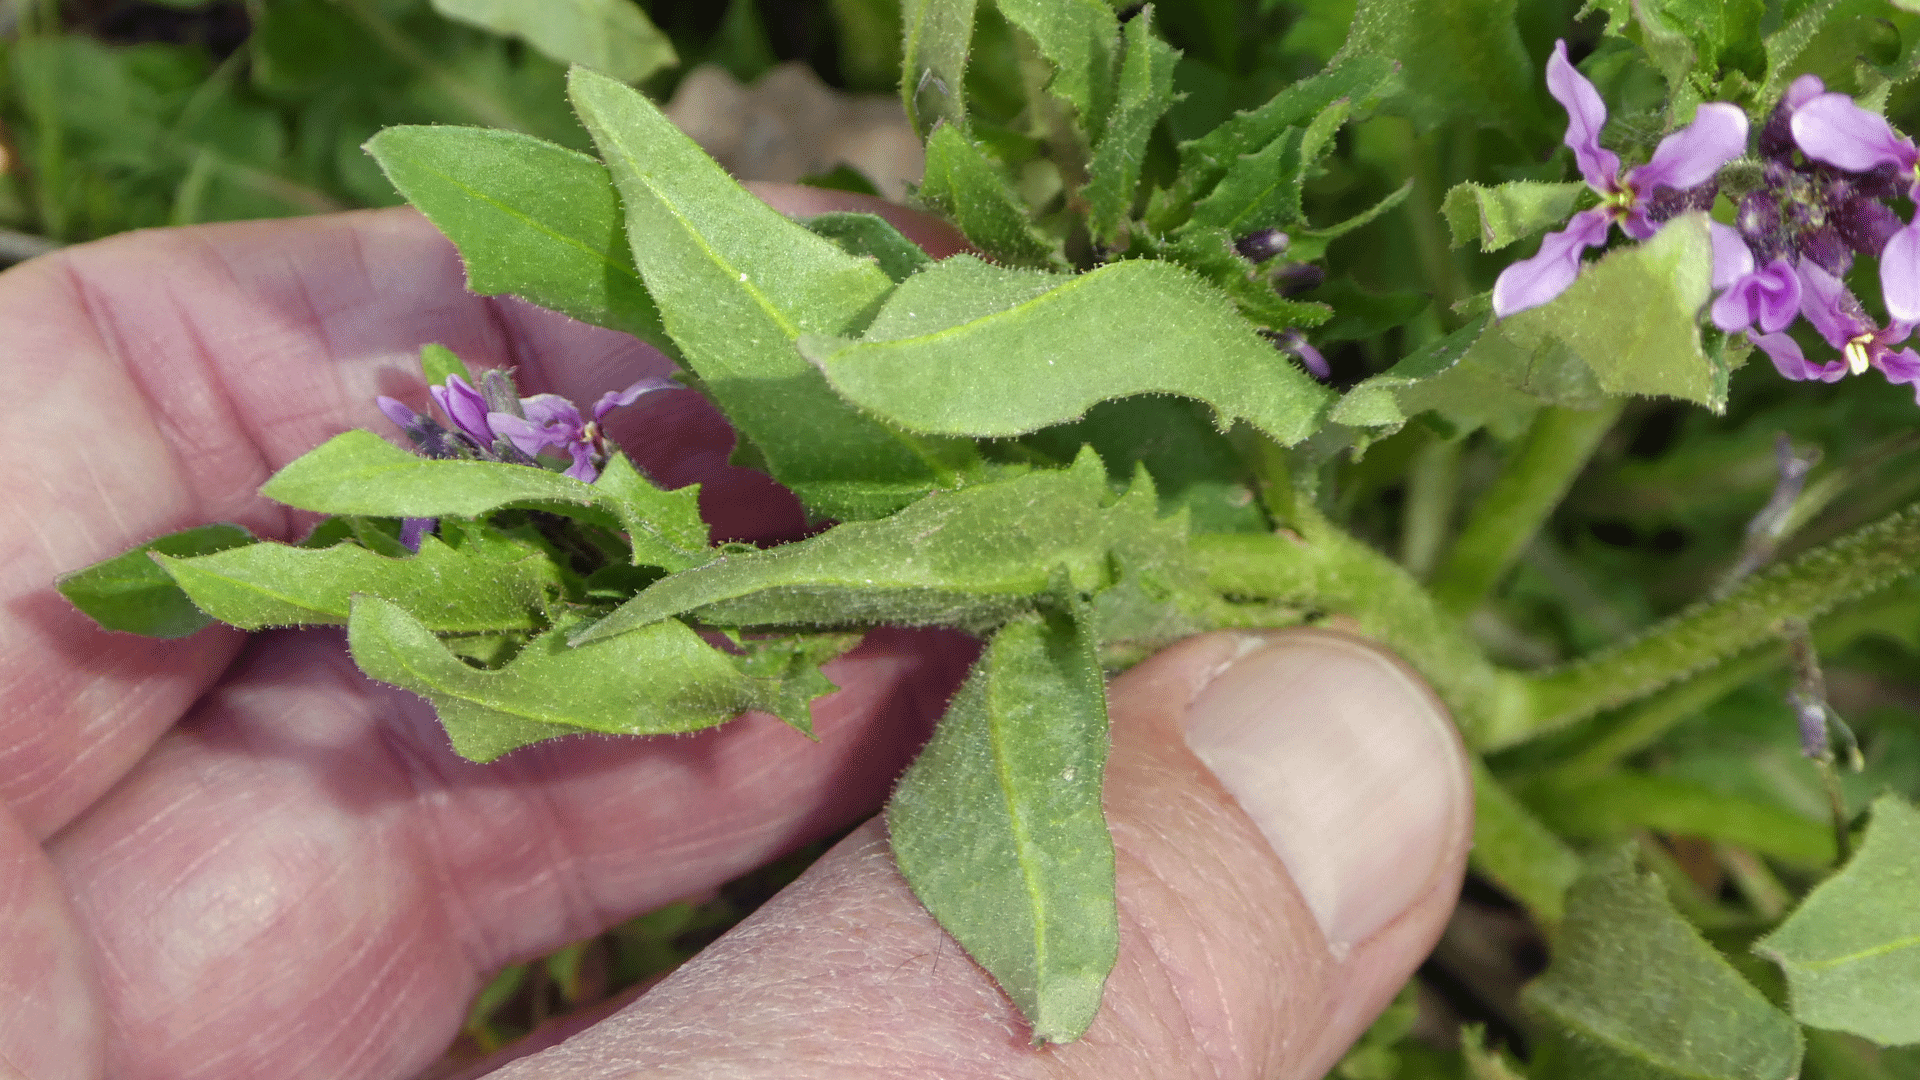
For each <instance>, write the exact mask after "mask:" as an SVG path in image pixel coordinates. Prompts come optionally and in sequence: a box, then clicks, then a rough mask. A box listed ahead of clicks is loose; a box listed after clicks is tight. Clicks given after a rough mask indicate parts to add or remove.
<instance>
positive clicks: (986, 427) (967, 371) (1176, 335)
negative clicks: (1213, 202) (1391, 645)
mask: <svg viewBox="0 0 1920 1080" xmlns="http://www.w3.org/2000/svg"><path fill="white" fill-rule="evenodd" d="M1053 280H1054V281H1055V282H1057V284H1054V285H1053V287H1052V288H1048V289H1046V290H1045V291H1039V292H1036V291H1032V290H1035V289H1037V287H1038V286H1039V285H1041V284H1043V283H1044V281H1045V279H1043V278H1040V277H1036V276H1034V275H1032V274H1022V273H1020V272H1017V271H1006V270H1001V269H999V268H997V267H993V266H989V265H987V264H985V263H981V262H979V261H978V260H973V259H964V258H953V259H948V260H946V261H944V262H942V263H940V264H938V265H937V266H934V267H932V268H930V269H928V270H927V271H925V272H924V273H921V274H919V275H918V276H916V277H914V278H913V279H912V280H910V281H908V282H907V283H906V284H904V285H902V286H901V287H900V289H899V291H897V292H896V293H894V295H893V296H891V297H889V298H888V300H887V304H886V306H885V307H883V308H882V309H881V312H880V314H879V315H878V316H877V317H876V318H875V320H874V323H873V326H872V327H871V328H870V329H869V331H868V335H867V338H866V339H864V340H861V341H847V340H844V339H828V338H808V339H803V340H802V341H801V349H802V350H803V351H804V352H805V353H806V354H807V356H808V357H809V358H810V359H812V360H813V361H814V362H815V363H817V364H819V365H820V368H821V370H823V371H825V372H826V374H827V378H828V379H829V380H831V381H832V383H833V386H834V388H835V389H836V390H838V391H840V393H841V394H843V395H844V396H845V397H846V398H847V399H848V400H850V401H853V402H855V403H857V404H858V405H860V406H861V407H862V408H864V409H867V410H869V411H870V412H872V413H873V414H874V415H876V416H880V417H883V418H885V419H886V420H888V421H889V422H892V423H896V424H899V425H900V426H901V427H904V428H906V429H907V430H909V431H922V432H928V433H931V434H943V435H972V436H1005V435H1020V434H1024V433H1026V432H1029V431H1034V430H1037V429H1039V428H1043V427H1046V426H1049V425H1051V424H1057V423H1062V422H1064V421H1068V420H1073V419H1076V418H1078V417H1080V416H1082V415H1085V413H1086V411H1087V409H1088V408H1090V407H1091V406H1093V405H1094V404H1095V403H1097V402H1100V401H1106V400H1110V399H1114V398H1122V397H1130V396H1132V395H1135V394H1153V393H1162V394H1179V395H1181V396H1183V397H1191V398H1197V399H1199V400H1201V401H1205V402H1207V403H1208V404H1210V405H1212V406H1213V407H1214V408H1215V409H1216V410H1218V411H1219V413H1220V414H1221V415H1222V416H1223V417H1228V418H1233V419H1243V420H1246V421H1248V422H1249V423H1252V424H1253V425H1255V426H1256V427H1259V428H1260V429H1261V430H1263V431H1265V432H1267V433H1268V434H1269V435H1271V436H1273V437H1274V438H1275V439H1277V440H1279V441H1280V442H1281V443H1283V444H1287V445H1291V444H1293V443H1296V442H1299V441H1300V440H1301V439H1304V438H1306V437H1307V436H1308V435H1310V434H1312V433H1313V431H1314V430H1315V429H1316V428H1317V427H1318V426H1319V424H1320V421H1321V419H1322V416H1323V414H1324V412H1325V410H1326V408H1327V406H1328V404H1329V403H1330V394H1329V392H1328V391H1327V390H1325V389H1324V388H1322V387H1321V386H1320V385H1319V384H1317V383H1315V382H1314V381H1313V380H1312V379H1311V378H1309V377H1308V376H1307V375H1306V374H1304V373H1303V372H1301V371H1299V370H1298V369H1296V368H1295V367H1294V366H1293V365H1292V364H1291V363H1290V362H1289V361H1288V360H1287V358H1286V357H1285V356H1283V355H1282V354H1280V353H1279V352H1278V351H1277V350H1275V349H1274V348H1273V346H1272V345H1270V344H1269V343H1268V342H1266V341H1265V340H1264V339H1262V338H1261V337H1260V336H1259V335H1258V334H1256V333H1255V332H1254V329H1253V327H1252V326H1250V325H1248V324H1247V322H1246V321H1245V320H1243V319H1241V318H1240V316H1239V315H1238V314H1237V313H1235V311H1234V310H1233V307H1232V305H1231V304H1230V303H1229V302H1228V300H1227V297H1226V296H1224V295H1223V294H1221V293H1220V292H1218V291H1216V290H1214V289H1212V288H1210V287H1208V286H1207V285H1206V284H1205V283H1204V282H1203V281H1201V280H1200V279H1199V278H1197V277H1195V276H1194V275H1193V274H1192V273H1191V272H1189V271H1187V270H1185V269H1183V268H1181V267H1178V266H1175V265H1173V264H1171V263H1166V262H1158V261H1146V260H1129V261H1123V262H1117V263H1111V264H1108V265H1107V266H1103V267H1101V268H1100V269H1098V270H1095V271H1093V272H1092V273H1088V274H1081V275H1078V276H1075V277H1061V278H1055V279H1053ZM1023 293H1024V294H1025V296H1024V298H1023V297H1022V294H1023ZM976 301H977V302H976ZM981 387H993V388H995V392H994V393H990V394H989V393H981V392H980V388H981Z"/></svg>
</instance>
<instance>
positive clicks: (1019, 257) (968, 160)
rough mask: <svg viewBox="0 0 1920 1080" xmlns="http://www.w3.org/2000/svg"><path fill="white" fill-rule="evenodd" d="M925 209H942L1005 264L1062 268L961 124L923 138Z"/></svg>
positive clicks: (921, 193) (997, 169) (1023, 206)
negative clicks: (924, 143) (925, 144)
mask: <svg viewBox="0 0 1920 1080" xmlns="http://www.w3.org/2000/svg"><path fill="white" fill-rule="evenodd" d="M917 197H918V198H919V200H920V201H921V202H923V203H925V204H926V205H927V207H928V208H929V209H932V210H934V211H937V212H938V213H940V214H943V215H945V216H946V217H947V218H948V219H949V220H951V221H952V222H953V223H954V225H955V226H957V227H958V228H959V229H960V231H961V232H962V233H965V234H966V237H967V240H968V242H970V243H972V244H973V246H975V247H977V248H979V249H980V250H981V251H983V252H985V253H986V254H987V255H988V256H990V257H991V258H993V259H994V261H996V262H1000V263H1004V264H1006V265H1008V266H1031V267H1054V268H1064V267H1065V265H1066V264H1065V263H1064V262H1063V261H1061V259H1060V257H1059V255H1058V254H1057V253H1056V252H1055V251H1054V249H1053V245H1052V244H1050V243H1048V242H1047V241H1046V240H1044V239H1042V238H1041V237H1040V234H1039V233H1037V232H1035V231H1034V229H1033V225H1032V223H1031V222H1029V221H1028V220H1027V209H1026V204H1025V203H1023V202H1021V200H1020V196H1019V195H1018V194H1016V193H1015V192H1014V190H1013V187H1012V185H1010V184H1009V183H1008V182H1007V178H1006V176H1005V174H1004V170H1002V168H1001V166H1000V163H999V162H997V161H994V160H993V159H992V158H990V157H988V156H987V152H986V151H985V150H983V149H982V148H981V147H980V146H979V144H977V143H975V142H974V141H973V140H972V139H970V138H968V137H967V134H966V132H965V130H964V129H961V128H956V127H942V128H939V129H938V130H936V131H935V132H934V133H933V134H932V135H931V136H929V137H928V139H927V167H926V172H925V176H924V179H922V180H921V182H920V190H919V191H918V192H917Z"/></svg>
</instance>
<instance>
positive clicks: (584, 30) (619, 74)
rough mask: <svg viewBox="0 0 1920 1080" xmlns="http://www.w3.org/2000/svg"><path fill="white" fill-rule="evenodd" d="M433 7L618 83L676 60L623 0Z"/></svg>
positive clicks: (502, 0) (446, 2)
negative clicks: (608, 77) (606, 76)
mask: <svg viewBox="0 0 1920 1080" xmlns="http://www.w3.org/2000/svg"><path fill="white" fill-rule="evenodd" d="M433 10H435V11H437V12H439V13H440V14H442V15H445V16H446V17H447V18H449V19H454V20H457V21H459V22H463V23H467V24H469V25H472V26H478V27H480V28H481V29H483V30H491V31H493V32H494V33H496V34H501V35H504V36H507V37H515V38H519V39H521V40H522V41H525V42H526V43H527V44H529V45H531V46H533V47H534V48H535V49H538V50H539V51H540V52H542V53H544V54H546V55H547V56H549V57H551V58H553V59H555V60H558V61H559V62H561V63H562V64H584V65H586V66H587V67H590V68H593V69H594V70H595V71H603V72H606V73H607V74H608V75H611V76H613V77H614V78H616V79H619V80H621V81H622V82H639V81H640V80H642V79H644V78H646V77H647V76H649V75H651V74H653V73H654V72H656V71H659V70H660V69H661V68H666V67H672V66H673V65H674V64H677V63H679V62H680V58H679V57H678V56H676V55H675V54H674V51H673V42H671V41H669V40H668V39H667V35H665V34H663V33H661V32H660V28H659V27H657V26H655V25H653V21H652V20H650V19H648V18H647V15H646V12H644V11H642V10H641V9H640V7H639V5H637V4H633V3H630V2H628V0H539V3H528V2H527V0H433Z"/></svg>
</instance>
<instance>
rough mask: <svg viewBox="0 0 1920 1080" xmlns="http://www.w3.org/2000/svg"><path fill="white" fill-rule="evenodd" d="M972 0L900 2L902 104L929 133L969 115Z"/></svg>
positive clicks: (916, 125)
mask: <svg viewBox="0 0 1920 1080" xmlns="http://www.w3.org/2000/svg"><path fill="white" fill-rule="evenodd" d="M973 8H974V0H906V2H905V3H904V4H902V5H901V12H900V28H901V34H900V36H901V49H900V54H901V56H900V103H901V104H902V105H904V106H905V107H906V110H907V120H908V122H909V123H911V124H912V125H913V130H914V131H915V132H916V133H918V134H919V135H920V136H921V137H923V138H924V137H925V136H926V134H927V132H929V131H931V130H932V129H933V128H934V127H935V126H936V125H937V124H939V123H940V122H942V121H945V122H946V123H947V124H949V125H957V124H961V123H964V122H965V121H966V118H967V86H966V74H967V50H968V46H969V45H970V44H972V41H973Z"/></svg>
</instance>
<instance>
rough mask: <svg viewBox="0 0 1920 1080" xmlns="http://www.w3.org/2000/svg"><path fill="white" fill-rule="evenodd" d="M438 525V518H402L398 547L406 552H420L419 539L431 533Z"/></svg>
mask: <svg viewBox="0 0 1920 1080" xmlns="http://www.w3.org/2000/svg"><path fill="white" fill-rule="evenodd" d="M439 523H440V519H439V518H404V519H402V520H401V522H400V546H401V547H404V548H406V549H407V550H408V551H419V550H420V538H421V537H423V536H425V535H427V534H428V533H430V532H432V531H433V527H434V526H435V525H438V524H439Z"/></svg>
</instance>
